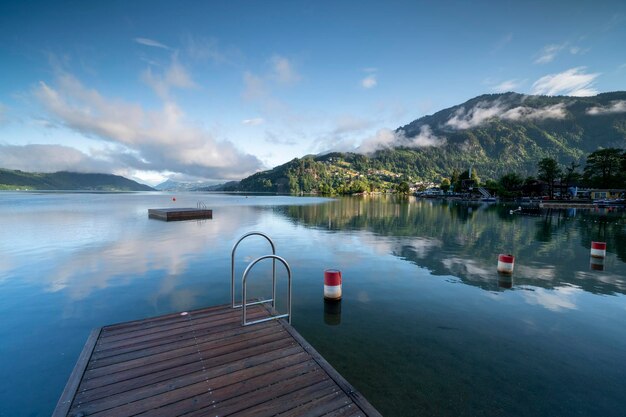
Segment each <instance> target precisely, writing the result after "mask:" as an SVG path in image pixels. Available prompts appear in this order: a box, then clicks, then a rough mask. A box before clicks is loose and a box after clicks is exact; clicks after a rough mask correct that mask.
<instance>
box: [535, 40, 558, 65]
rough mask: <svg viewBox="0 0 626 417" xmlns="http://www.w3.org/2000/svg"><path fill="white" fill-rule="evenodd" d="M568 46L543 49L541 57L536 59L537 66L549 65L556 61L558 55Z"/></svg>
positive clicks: (551, 46)
mask: <svg viewBox="0 0 626 417" xmlns="http://www.w3.org/2000/svg"><path fill="white" fill-rule="evenodd" d="M565 46H566V44H564V43H563V44H552V45H546V46H544V47H543V49H542V50H541V52H540V53H539V57H538V58H537V59H535V64H547V63H548V62H552V61H554V58H555V57H556V55H557V54H558V53H559V52H560V51H562V50H563V48H565Z"/></svg>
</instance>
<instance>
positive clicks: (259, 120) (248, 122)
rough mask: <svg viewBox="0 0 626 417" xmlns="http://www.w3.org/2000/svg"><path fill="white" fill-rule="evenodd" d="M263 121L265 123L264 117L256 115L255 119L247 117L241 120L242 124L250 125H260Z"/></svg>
mask: <svg viewBox="0 0 626 417" xmlns="http://www.w3.org/2000/svg"><path fill="white" fill-rule="evenodd" d="M263 123H265V120H264V119H263V118H262V117H255V118H253V119H245V120H242V121H241V124H242V125H248V126H258V125H262V124H263Z"/></svg>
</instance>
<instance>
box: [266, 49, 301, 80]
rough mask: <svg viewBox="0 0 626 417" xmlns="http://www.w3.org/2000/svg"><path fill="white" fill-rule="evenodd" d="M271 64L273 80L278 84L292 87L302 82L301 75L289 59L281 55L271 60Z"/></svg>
mask: <svg viewBox="0 0 626 417" xmlns="http://www.w3.org/2000/svg"><path fill="white" fill-rule="evenodd" d="M270 63H271V64H272V79H274V80H276V81H277V82H278V83H280V84H287V85H291V84H295V83H297V82H298V81H300V75H299V74H298V73H297V72H296V70H295V69H294V67H293V64H292V63H291V62H290V61H289V59H287V58H285V57H283V56H280V55H274V56H273V57H272V58H271V59H270Z"/></svg>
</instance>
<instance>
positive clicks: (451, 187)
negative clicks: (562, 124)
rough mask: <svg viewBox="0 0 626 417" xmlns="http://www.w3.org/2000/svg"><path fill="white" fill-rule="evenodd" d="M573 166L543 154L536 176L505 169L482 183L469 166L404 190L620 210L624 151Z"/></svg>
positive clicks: (624, 201) (605, 152)
mask: <svg viewBox="0 0 626 417" xmlns="http://www.w3.org/2000/svg"><path fill="white" fill-rule="evenodd" d="M578 168H579V164H577V163H575V162H571V163H570V164H569V165H568V166H565V167H563V166H561V165H560V164H558V162H557V161H556V160H555V159H553V158H544V159H542V160H541V161H539V163H538V164H537V172H538V175H537V177H536V178H535V177H532V176H530V177H527V178H522V177H521V176H520V175H518V174H516V173H508V174H505V175H504V176H502V177H501V178H500V179H499V180H498V181H493V180H488V181H486V182H485V183H484V184H483V183H481V182H480V179H479V178H478V175H477V173H476V172H475V171H474V170H473V169H472V168H470V169H469V170H467V171H465V172H464V173H462V174H461V175H459V176H456V177H455V176H454V175H453V178H451V179H448V178H444V179H442V181H441V183H440V184H438V185H437V184H434V183H418V184H413V185H412V186H409V187H408V191H409V192H411V193H414V194H415V195H416V196H418V197H423V198H446V199H463V200H473V201H482V202H496V201H518V202H521V203H534V204H545V202H549V203H548V204H550V203H557V204H558V203H563V204H568V205H572V206H573V205H579V204H587V205H590V204H592V205H594V206H597V207H618V208H620V207H621V208H626V151H623V150H621V149H615V148H608V149H600V150H598V151H595V152H593V153H591V154H590V155H589V157H588V158H587V161H586V164H585V167H584V169H583V172H582V173H581V172H579V171H578Z"/></svg>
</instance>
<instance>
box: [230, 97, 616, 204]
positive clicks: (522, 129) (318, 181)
mask: <svg viewBox="0 0 626 417" xmlns="http://www.w3.org/2000/svg"><path fill="white" fill-rule="evenodd" d="M599 147H604V148H608V147H614V148H626V92H623V91H621V92H614V93H604V94H599V95H597V96H594V97H567V96H558V97H548V96H528V95H523V94H517V93H504V94H488V95H482V96H479V97H476V98H473V99H471V100H468V101H467V102H465V103H463V104H460V105H457V106H453V107H450V108H448V109H445V110H441V111H439V112H437V113H435V114H433V115H429V116H425V117H421V118H419V119H417V120H414V121H413V122H411V123H409V124H407V125H405V126H402V127H400V128H398V129H397V130H396V131H395V132H389V134H388V135H387V136H386V137H385V138H384V140H380V143H377V139H376V138H373V139H370V140H368V141H366V142H365V143H364V145H362V149H361V150H359V153H331V154H325V155H318V156H306V157H303V158H300V159H294V160H292V161H290V162H288V163H286V164H284V165H281V166H279V167H276V168H274V169H271V170H269V171H265V172H261V173H257V174H254V175H252V176H250V177H248V178H246V179H244V180H242V181H241V184H240V189H241V190H248V191H278V192H315V191H319V192H326V191H327V190H329V189H334V190H340V191H341V190H343V191H346V190H347V191H349V192H358V191H359V190H361V189H363V188H364V187H370V188H372V186H375V187H382V188H383V189H384V188H386V187H387V188H388V187H390V186H391V185H392V184H394V183H397V182H399V181H401V180H408V181H419V180H431V181H436V182H438V181H440V180H441V178H442V177H450V176H451V175H452V173H453V171H455V170H456V171H457V172H459V173H460V172H462V171H465V170H467V169H468V168H469V167H470V166H473V167H474V169H475V170H476V171H477V172H478V174H479V176H480V178H481V179H483V180H485V179H488V178H491V179H497V178H499V177H500V176H502V175H503V174H505V173H508V172H516V173H518V174H520V175H523V176H528V175H535V174H536V172H537V162H538V161H539V160H541V159H542V158H545V157H552V158H555V159H557V160H558V161H559V162H560V163H562V164H569V163H570V162H571V161H577V162H580V163H582V165H583V166H584V162H585V159H586V157H587V155H588V154H589V153H591V152H593V151H595V150H597V149H598V148H599Z"/></svg>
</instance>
